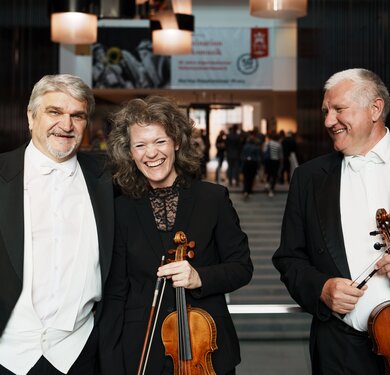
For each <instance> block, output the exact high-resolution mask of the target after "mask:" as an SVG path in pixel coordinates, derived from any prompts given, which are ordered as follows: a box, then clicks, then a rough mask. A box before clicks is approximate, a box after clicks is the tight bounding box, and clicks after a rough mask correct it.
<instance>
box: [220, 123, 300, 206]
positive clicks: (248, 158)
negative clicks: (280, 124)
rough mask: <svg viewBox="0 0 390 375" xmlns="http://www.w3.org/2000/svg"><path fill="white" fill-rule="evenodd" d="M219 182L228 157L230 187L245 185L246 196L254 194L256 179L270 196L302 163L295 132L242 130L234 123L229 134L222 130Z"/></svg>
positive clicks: (227, 173) (227, 172)
mask: <svg viewBox="0 0 390 375" xmlns="http://www.w3.org/2000/svg"><path fill="white" fill-rule="evenodd" d="M215 147H216V150H217V151H216V160H217V166H216V170H215V182H216V183H221V182H224V181H225V179H224V178H223V176H222V166H223V162H224V160H226V162H227V170H226V179H227V182H228V185H229V187H241V186H242V193H243V197H244V199H245V200H246V199H248V198H249V197H250V195H251V194H252V193H253V187H254V185H255V183H256V178H257V179H258V180H259V181H260V182H262V183H264V188H265V190H266V191H267V193H268V196H269V197H273V196H274V191H275V186H276V184H277V183H279V184H288V183H289V182H290V178H291V175H292V171H293V170H294V168H296V166H297V165H298V158H297V142H296V139H295V134H293V133H292V132H291V131H288V132H287V133H285V132H284V131H283V130H281V131H280V132H276V131H270V132H268V133H267V134H262V133H261V132H259V130H258V129H257V128H254V129H253V130H252V131H248V132H244V131H240V129H239V125H238V124H234V125H232V126H231V127H230V129H229V131H228V133H227V134H226V132H225V131H224V130H221V131H220V133H219V134H218V136H217V138H216V141H215Z"/></svg>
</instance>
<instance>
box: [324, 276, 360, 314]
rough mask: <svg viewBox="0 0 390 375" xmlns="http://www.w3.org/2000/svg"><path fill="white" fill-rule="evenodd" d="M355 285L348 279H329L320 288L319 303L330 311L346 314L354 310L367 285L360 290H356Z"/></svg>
mask: <svg viewBox="0 0 390 375" xmlns="http://www.w3.org/2000/svg"><path fill="white" fill-rule="evenodd" d="M357 285H358V284H357V283H352V281H351V280H349V279H343V278H340V277H334V278H331V279H329V280H327V281H326V283H325V284H324V287H323V288H322V292H321V297H320V298H321V301H322V302H324V303H325V305H326V306H328V307H329V308H330V309H331V310H332V311H334V312H336V313H339V314H347V313H349V312H351V311H352V310H353V309H354V308H355V305H356V304H357V302H358V300H359V298H360V297H361V296H362V295H363V294H364V291H365V290H366V289H367V285H365V286H364V287H363V288H362V289H358V288H356V286H357Z"/></svg>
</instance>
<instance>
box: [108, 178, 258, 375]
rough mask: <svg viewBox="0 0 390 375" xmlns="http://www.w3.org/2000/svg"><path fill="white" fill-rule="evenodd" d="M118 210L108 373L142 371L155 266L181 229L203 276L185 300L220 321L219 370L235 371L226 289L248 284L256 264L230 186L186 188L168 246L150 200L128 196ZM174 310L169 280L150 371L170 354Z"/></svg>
mask: <svg viewBox="0 0 390 375" xmlns="http://www.w3.org/2000/svg"><path fill="white" fill-rule="evenodd" d="M115 207H116V239H115V246H114V255H113V263H112V269H111V273H110V276H109V281H108V288H107V295H106V297H105V298H106V299H107V301H106V303H105V304H104V307H103V310H104V312H103V320H102V324H101V339H102V346H101V350H102V363H103V366H102V369H103V374H107V375H108V374H117V375H120V374H123V373H126V374H127V375H132V374H136V373H137V368H138V364H139V360H140V357H141V348H142V344H143V341H144V337H145V333H146V327H147V322H148V318H149V313H150V308H151V304H152V299H153V292H154V287H155V284H156V278H157V276H156V273H157V268H158V266H159V265H160V261H161V257H162V255H163V254H167V250H168V249H167V247H170V248H176V247H177V245H175V244H174V242H173V236H174V234H175V233H176V232H177V231H183V232H184V233H185V234H186V236H187V239H188V241H191V240H193V241H195V250H194V252H195V257H194V258H193V259H191V260H189V262H190V263H191V265H192V266H193V267H194V268H195V269H196V270H197V272H198V273H199V275H200V278H201V280H202V287H201V288H199V289H195V290H186V299H187V304H189V305H191V306H192V307H200V308H202V309H204V310H206V311H207V312H208V313H209V314H210V315H211V316H212V317H213V319H214V321H215V323H216V327H217V345H218V350H217V351H215V352H214V353H213V354H212V361H213V365H214V369H215V371H216V373H217V374H225V373H226V372H228V371H230V370H232V369H233V368H234V367H235V366H236V365H237V364H238V363H239V362H240V353H239V344H238V339H237V335H236V331H235V328H234V325H233V322H232V319H231V316H230V314H229V311H228V308H227V305H226V300H225V293H229V292H232V291H233V290H235V289H238V288H240V287H241V286H243V285H245V284H247V283H248V282H249V281H250V279H251V277H252V272H253V266H252V262H251V259H250V254H249V247H248V239H247V236H246V234H245V233H244V232H242V230H241V228H240V225H239V218H238V216H237V213H236V211H235V210H234V208H233V206H232V203H231V201H230V200H229V197H228V191H227V189H226V188H224V187H222V186H220V185H216V184H211V183H207V182H202V181H193V182H192V185H191V186H190V187H189V188H180V191H179V202H178V208H177V214H176V220H175V224H174V228H173V230H172V232H171V233H170V234H169V236H170V237H169V238H172V240H170V243H169V246H167V245H166V244H165V245H164V240H162V237H161V233H160V232H159V231H158V229H157V227H156V223H155V219H154V215H153V211H152V208H151V204H150V201H149V198H148V197H145V198H142V199H138V200H136V199H130V198H128V197H125V196H122V197H119V198H117V200H116V205H115ZM174 310H176V308H175V292H174V288H173V287H172V285H171V282H170V281H169V280H167V285H166V288H165V292H164V295H163V299H162V303H161V309H160V314H159V320H158V324H157V326H156V330H155V334H154V338H153V342H152V347H151V351H150V355H149V360H148V364H147V367H146V374H148V375H156V374H161V372H162V369H163V367H164V364H165V362H166V357H165V349H164V346H163V343H162V339H161V324H162V320H163V319H164V318H165V317H166V316H167V315H168V314H169V313H170V312H172V311H174ZM123 362H124V363H125V365H126V371H125V370H124V368H123Z"/></svg>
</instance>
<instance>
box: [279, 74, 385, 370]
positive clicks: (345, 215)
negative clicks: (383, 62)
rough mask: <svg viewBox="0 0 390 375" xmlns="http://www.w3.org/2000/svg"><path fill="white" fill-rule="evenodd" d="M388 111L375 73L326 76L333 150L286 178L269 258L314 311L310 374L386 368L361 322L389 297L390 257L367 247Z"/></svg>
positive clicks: (381, 182)
mask: <svg viewBox="0 0 390 375" xmlns="http://www.w3.org/2000/svg"><path fill="white" fill-rule="evenodd" d="M389 108H390V98H389V93H388V90H387V88H386V87H385V85H384V84H383V82H382V80H381V79H380V78H379V77H378V76H377V75H376V74H374V73H373V72H371V71H369V70H366V69H348V70H345V71H341V72H338V73H336V74H334V75H333V76H332V77H330V78H329V79H328V81H327V82H326V84H325V92H324V99H323V103H322V112H323V114H324V123H325V127H326V129H327V131H328V133H329V135H330V137H331V139H332V141H333V146H334V149H335V152H333V153H331V154H328V155H325V156H321V157H318V158H316V159H314V160H311V161H309V162H307V163H304V164H303V165H301V166H299V167H298V168H297V169H296V170H295V172H294V175H293V177H292V181H291V184H290V191H289V196H288V200H287V205H286V210H285V214H284V219H283V227H282V235H281V242H280V246H279V248H278V250H277V251H276V253H275V254H274V256H273V262H274V265H275V266H276V268H277V269H278V270H279V272H280V274H281V280H282V281H283V282H284V283H285V284H286V286H287V289H288V290H289V292H290V294H291V296H292V297H293V298H294V299H295V301H297V303H298V304H299V305H300V306H302V308H303V309H304V310H305V311H307V312H308V313H310V314H312V315H313V321H312V329H311V336H310V352H311V360H312V368H313V374H316V375H322V374H326V375H328V374H329V375H337V374H340V375H341V374H343V375H346V374H362V375H363V374H370V375H375V374H384V373H385V369H384V362H383V359H382V357H380V356H377V355H376V354H374V353H373V351H372V347H373V343H372V341H371V339H370V338H369V336H368V333H367V330H368V327H367V322H368V319H369V316H370V313H371V311H372V310H373V309H374V308H375V307H376V306H377V305H378V304H380V303H382V302H383V301H387V300H390V283H389V279H388V278H389V275H390V272H389V271H390V255H388V254H386V253H384V248H381V249H382V250H381V252H378V251H377V250H375V249H374V247H373V245H374V244H375V243H376V242H381V236H380V235H374V236H372V235H371V236H370V232H372V231H375V229H376V228H377V223H376V212H377V210H378V209H381V208H383V209H385V210H387V211H389V209H390V135H389V130H388V129H387V128H386V126H385V120H386V116H387V114H388V112H389ZM376 247H378V246H376ZM374 269H377V270H378V271H377V272H376V273H375V272H374V273H373V276H372V278H371V279H369V280H368V281H364V282H363V280H364V279H365V278H366V277H367V275H369V274H370V273H371V272H372V271H373V270H374Z"/></svg>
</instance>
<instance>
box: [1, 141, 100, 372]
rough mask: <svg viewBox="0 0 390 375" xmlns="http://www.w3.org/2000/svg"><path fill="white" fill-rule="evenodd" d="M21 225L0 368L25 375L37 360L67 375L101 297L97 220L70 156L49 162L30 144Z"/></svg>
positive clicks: (86, 337) (2, 341) (77, 165)
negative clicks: (17, 283) (18, 277)
mask: <svg viewBox="0 0 390 375" xmlns="http://www.w3.org/2000/svg"><path fill="white" fill-rule="evenodd" d="M24 226H25V228H24V270H23V290H22V293H21V295H20V297H19V300H18V302H17V304H16V306H15V308H14V310H13V312H12V314H11V317H10V319H9V321H8V323H7V326H6V328H5V330H4V333H3V335H2V337H1V339H0V363H1V365H2V366H4V367H6V368H7V369H9V370H10V371H12V372H14V373H16V374H21V375H23V374H26V373H27V372H28V371H29V370H30V369H31V368H32V367H33V366H34V365H35V363H36V362H37V361H38V359H39V358H40V357H41V356H42V355H43V356H45V358H46V359H47V360H48V361H49V362H50V363H51V364H52V365H53V366H54V367H55V368H57V369H58V370H59V371H61V372H63V373H67V372H68V370H69V368H70V367H71V366H72V364H73V363H74V361H75V360H76V359H77V357H78V355H79V354H80V352H81V351H82V349H83V347H84V345H85V343H86V341H87V340H88V337H89V335H90V333H91V331H92V329H93V324H94V321H93V314H92V312H91V310H92V307H93V305H94V303H95V302H96V301H98V300H100V298H101V276H100V265H99V250H98V237H97V230H96V223H95V217H94V213H93V208H92V205H91V201H90V197H89V194H88V190H87V186H86V183H85V180H84V176H83V173H82V170H81V168H80V166H79V164H78V162H77V158H76V157H74V158H72V159H70V160H68V161H66V162H63V163H55V162H54V161H52V160H51V159H49V158H48V157H46V156H45V155H44V154H42V153H41V152H40V151H39V150H38V149H37V148H36V147H35V146H34V145H33V143H32V142H30V144H29V145H28V147H27V148H26V153H25V168H24Z"/></svg>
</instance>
